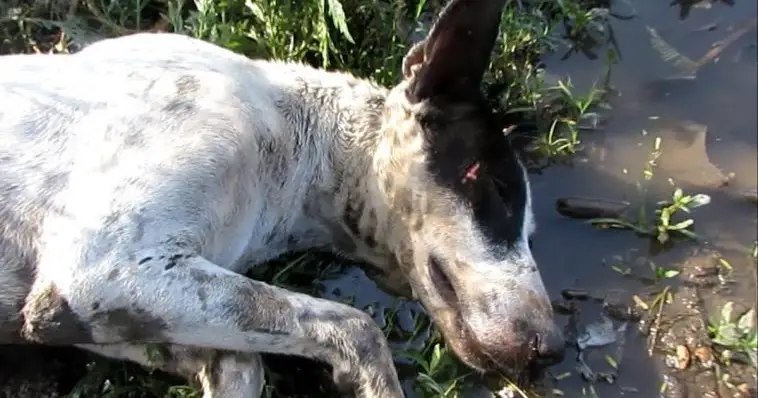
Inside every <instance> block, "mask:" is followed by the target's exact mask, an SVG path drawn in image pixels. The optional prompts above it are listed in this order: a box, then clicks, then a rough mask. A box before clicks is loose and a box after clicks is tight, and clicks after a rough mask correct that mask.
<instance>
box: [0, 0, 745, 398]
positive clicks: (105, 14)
mask: <svg viewBox="0 0 758 398" xmlns="http://www.w3.org/2000/svg"><path fill="white" fill-rule="evenodd" d="M439 3H440V2H439V1H432V0H377V1H369V0H300V1H294V0H192V1H189V0H49V1H37V2H33V1H20V2H19V3H15V2H10V3H2V4H0V54H2V53H19V52H24V53H33V52H34V53H66V52H74V51H76V50H78V49H79V48H81V47H82V46H83V45H86V44H87V43H89V42H92V41H94V40H97V39H100V38H105V37H114V36H119V35H124V34H128V33H132V32H137V31H143V30H157V31H168V32H177V33H181V34H186V35H190V36H194V37H197V38H201V39H204V40H207V41H209V42H213V43H216V44H218V45H220V46H223V47H226V48H228V49H231V50H233V51H236V52H239V53H242V54H245V55H247V56H249V57H253V58H275V59H281V60H290V61H298V62H305V63H309V64H311V65H314V66H319V67H324V68H327V69H332V70H344V71H349V72H352V73H353V74H355V75H357V76H360V77H365V78H370V79H372V80H374V81H376V82H377V83H379V84H381V85H385V86H390V85H392V84H393V83H395V82H396V81H397V80H398V78H399V76H398V75H399V71H400V65H401V62H402V58H403V56H404V55H405V52H406V51H407V50H408V48H409V46H410V43H409V40H410V38H411V37H413V36H418V35H419V31H423V27H424V24H423V22H424V21H428V20H429V17H430V16H432V15H435V13H436V10H437V9H438V7H439ZM607 6H608V4H603V2H602V1H595V0H557V1H554V0H532V1H528V2H526V1H525V2H524V3H523V4H522V2H521V1H516V0H513V1H511V2H510V4H509V5H508V7H507V8H506V10H505V11H504V13H503V16H502V18H503V22H502V25H501V27H502V28H501V32H500V36H499V39H498V43H497V49H496V52H495V56H494V57H493V60H492V64H491V65H490V68H489V70H488V72H487V76H486V79H485V83H486V85H485V91H486V93H487V96H488V99H489V101H490V102H491V103H492V105H493V106H494V107H496V108H497V109H499V110H502V111H505V112H506V113H507V114H508V115H509V116H510V118H511V120H512V122H513V124H516V125H518V126H520V127H521V128H520V129H519V130H520V131H521V133H522V134H531V135H533V136H534V137H535V139H534V140H533V142H532V145H530V146H528V148H527V150H529V151H531V152H533V153H534V154H536V155H537V157H539V158H540V159H544V160H547V161H550V160H553V159H557V158H570V157H571V156H573V155H576V154H577V153H580V152H581V151H582V150H583V149H584V148H583V145H582V139H581V136H582V134H583V132H585V131H589V130H594V129H597V128H599V121H601V120H602V119H603V112H606V111H608V110H610V105H609V103H608V95H609V94H610V93H612V91H613V90H612V88H611V87H610V85H609V81H610V75H611V67H612V65H613V64H614V63H615V62H616V61H617V59H618V56H619V54H620V52H619V50H618V48H617V46H616V43H615V37H614V35H613V30H612V28H611V26H610V25H609V24H608V18H609V12H608V10H607V8H606V7H607ZM560 45H566V47H568V48H569V51H568V52H567V53H566V54H565V55H564V58H565V57H568V56H569V55H571V54H572V53H581V54H584V55H585V56H587V57H589V58H592V59H597V58H600V57H599V56H598V53H597V51H600V50H605V57H604V61H605V62H606V64H607V67H608V68H607V72H606V74H605V76H601V79H600V80H599V82H598V83H597V84H596V85H594V86H593V87H592V88H591V89H590V90H589V91H588V92H586V93H579V92H577V90H576V89H575V87H574V86H573V84H572V82H571V80H569V79H566V80H560V79H559V80H557V83H555V84H553V85H548V83H546V81H547V79H546V76H545V73H544V70H543V68H542V65H541V64H540V57H541V56H542V55H543V54H546V53H551V52H554V51H556V50H557V49H558V48H559V47H560ZM660 156H661V148H660V140H656V141H655V143H654V146H653V149H652V151H651V156H650V159H649V161H648V163H647V165H646V168H645V171H644V172H643V178H642V182H641V183H640V184H639V185H638V188H639V194H640V198H641V199H640V201H641V203H643V204H641V205H640V206H639V208H638V212H637V215H636V217H630V218H618V219H596V220H591V222H592V223H593V224H595V225H598V226H602V227H612V228H625V229H630V230H633V231H635V232H637V233H639V234H642V235H645V236H650V237H653V238H655V239H656V240H657V241H659V242H660V243H666V242H668V241H669V240H670V239H671V238H672V237H677V236H682V237H685V238H696V237H697V235H695V233H694V232H693V231H692V229H691V227H692V226H693V224H694V220H693V219H692V218H691V217H685V218H683V219H681V217H682V215H687V214H688V213H689V212H690V210H691V209H693V208H695V207H698V206H701V205H704V204H706V203H707V199H706V197H705V196H703V195H688V194H685V193H684V192H683V191H682V190H681V189H679V188H676V187H675V189H674V192H673V194H672V197H671V198H670V200H665V201H658V202H657V204H656V206H657V207H656V209H654V211H653V212H649V211H647V209H646V206H645V205H644V203H645V201H646V200H647V199H648V196H649V195H648V193H647V189H646V188H645V182H646V181H649V180H650V179H651V178H652V175H653V171H654V168H655V165H656V163H655V162H656V159H658V157H660ZM752 256H753V257H754V258H755V257H758V243H756V245H755V248H753V250H752ZM314 261H320V264H318V266H314ZM343 268H344V267H343V266H342V265H341V264H340V263H339V262H335V261H333V259H331V258H328V259H321V258H320V257H318V256H314V255H313V254H310V253H308V254H305V255H298V256H294V255H293V256H289V257H287V258H283V259H280V260H277V261H276V262H272V263H270V264H266V265H263V266H261V267H259V268H257V269H256V270H255V271H254V273H253V274H251V276H252V277H255V278H258V279H261V280H265V281H268V282H271V283H273V284H275V285H278V286H282V287H286V288H289V289H292V290H296V291H301V292H304V293H308V294H312V295H316V296H320V297H323V296H325V294H326V291H325V285H324V282H325V281H328V280H329V279H331V278H333V277H335V276H336V275H339V274H340V273H341V272H342V271H343ZM623 272H628V270H624V271H623ZM651 272H652V275H653V276H652V277H651V279H653V280H654V281H656V282H660V281H664V280H667V279H671V278H674V277H676V276H677V275H678V271H677V270H673V269H668V268H665V267H658V266H655V265H651ZM671 294H672V293H671V289H670V288H669V287H668V286H666V287H664V288H663V289H662V290H661V291H659V292H658V293H657V294H656V295H655V297H654V298H653V300H652V302H651V303H650V304H648V303H643V304H644V306H645V309H648V310H650V311H658V312H659V313H660V312H661V311H662V308H663V305H664V303H665V302H667V301H669V300H671ZM352 299H353V298H352V297H343V298H340V300H341V301H344V302H347V303H350V304H353V300H352ZM400 304H402V302H400ZM400 304H398V305H400ZM380 307H381V306H368V307H367V308H365V310H366V311H368V312H371V313H372V314H373V313H374V312H376V311H383V312H384V313H383V314H382V315H383V317H382V318H383V319H384V324H383V325H382V326H383V329H384V330H385V333H386V334H387V335H388V337H389V338H390V340H391V341H392V342H393V348H394V349H395V350H396V358H397V363H398V366H399V368H400V369H401V373H404V374H409V375H410V376H409V377H408V379H409V380H411V381H412V383H411V384H412V386H411V389H412V390H413V391H414V392H415V394H416V396H418V397H422V398H426V397H459V396H460V395H461V391H462V389H463V388H464V387H465V386H466V385H467V384H468V383H471V382H477V383H479V382H480V381H481V380H480V379H479V378H478V376H476V375H474V374H472V372H471V371H470V370H469V369H467V368H466V367H465V366H463V365H461V363H460V362H459V361H458V360H457V358H455V356H454V355H453V354H452V353H451V352H450V351H449V350H448V348H447V347H446V346H445V344H444V342H443V341H442V339H441V338H440V336H439V333H438V331H437V330H436V329H435V327H434V326H433V325H431V322H430V321H429V319H428V317H426V315H425V314H424V313H423V311H416V312H414V315H413V325H412V327H409V328H407V329H408V330H406V328H404V327H402V326H401V325H400V323H401V322H399V321H398V320H397V319H396V316H395V315H396V314H397V312H398V309H399V307H395V308H390V309H382V308H380ZM723 314H724V312H723V311H722V315H723ZM726 318H727V320H726V321H724V318H723V317H722V319H721V320H719V321H716V322H714V323H713V325H712V326H711V327H710V328H709V331H710V333H711V334H712V335H713V336H714V337H713V338H714V342H715V343H717V344H721V345H723V347H724V348H725V350H727V351H729V350H731V351H740V352H741V351H745V350H747V349H749V348H752V349H753V350H755V342H756V340H755V338H756V337H755V336H756V334H755V326H754V323H753V326H752V329H751V330H752V332H750V331H747V329H745V322H743V321H742V319H743V318H744V316H743V318H740V320H739V321H737V322H736V323H735V322H732V321H731V320H730V319H731V318H729V317H726ZM730 322H731V323H730ZM730 325H731V326H730ZM750 333H752V334H750ZM419 340H422V344H417V342H418V341H419ZM722 343H723V344H722ZM150 349H151V350H153V351H154V354H155V355H159V354H160V346H155V347H153V346H151V348H150ZM282 377H284V375H280V374H277V371H276V370H275V369H267V380H279V379H281V378H282ZM284 380H285V382H286V380H287V379H286V377H285V378H284ZM289 381H290V382H291V381H292V380H289ZM494 385H495V386H496V387H495V389H500V390H501V391H502V393H503V394H506V391H510V394H511V395H512V396H518V397H528V396H533V395H534V394H533V393H532V392H528V391H524V390H521V389H520V388H518V387H517V386H516V385H515V384H514V383H512V382H509V381H507V380H498V381H496V382H495V383H494ZM95 394H100V395H101V396H104V397H143V396H156V397H164V398H169V397H174V398H180V397H182V398H190V397H199V396H200V393H199V390H198V388H197V385H195V384H190V385H184V384H182V383H181V382H179V381H177V380H175V379H171V378H167V377H165V375H158V374H156V373H154V372H153V371H150V370H149V369H142V368H137V367H134V366H130V365H128V364H124V363H119V362H113V361H107V360H103V359H96V360H94V362H93V363H92V364H91V368H90V369H89V372H88V375H87V376H86V377H85V379H83V380H81V382H80V383H79V385H78V386H77V387H76V389H75V390H74V391H73V392H72V394H71V395H70V396H71V397H87V396H93V395H95ZM265 396H266V397H269V398H278V397H284V396H287V395H286V394H285V393H283V392H281V391H280V390H278V389H277V383H276V382H274V383H271V384H270V385H269V386H267V387H266V391H265Z"/></svg>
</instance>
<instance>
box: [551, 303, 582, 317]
mask: <svg viewBox="0 0 758 398" xmlns="http://www.w3.org/2000/svg"><path fill="white" fill-rule="evenodd" d="M551 304H552V306H553V311H555V312H556V313H557V314H560V315H571V314H574V313H576V312H577V311H578V310H579V308H578V307H577V306H576V302H573V301H568V300H553V301H552V302H551Z"/></svg>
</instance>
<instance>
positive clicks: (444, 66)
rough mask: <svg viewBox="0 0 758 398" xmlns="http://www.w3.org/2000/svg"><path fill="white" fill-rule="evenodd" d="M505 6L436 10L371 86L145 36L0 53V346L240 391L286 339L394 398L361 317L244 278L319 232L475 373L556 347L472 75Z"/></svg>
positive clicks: (519, 214) (521, 212)
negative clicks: (414, 305) (69, 49)
mask: <svg viewBox="0 0 758 398" xmlns="http://www.w3.org/2000/svg"><path fill="white" fill-rule="evenodd" d="M503 3H504V1H502V0H491V1H473V0H453V1H452V2H450V4H448V6H447V7H446V8H445V9H444V10H443V11H442V13H441V15H440V17H439V20H438V21H437V23H436V24H435V25H434V27H433V28H432V29H431V31H430V33H429V35H428V37H427V38H426V39H425V40H424V41H423V42H422V43H421V44H420V45H417V46H415V47H414V48H412V49H411V50H410V51H409V53H408V56H407V57H406V60H405V62H404V64H403V75H404V78H403V80H402V81H401V82H399V83H398V84H397V85H396V86H395V87H393V88H392V89H390V90H388V89H385V88H383V87H379V86H377V85H375V84H373V83H372V82H370V81H368V80H362V79H358V78H356V77H354V76H351V75H349V74H345V73H338V72H327V71H324V70H319V69H314V68H312V67H309V66H306V65H301V64H295V63H285V62H278V61H271V60H269V61H266V60H249V59H247V58H244V57H243V56H241V55H237V54H234V53H232V52H230V51H228V50H225V49H222V48H220V47H217V46H215V45H212V44H209V43H206V42H203V41H200V40H197V39H192V38H189V37H185V36H180V35H175V34H163V33H155V34H152V33H140V34H134V35H129V36H124V37H121V38H116V39H109V40H103V41H100V42H97V43H95V44H93V45H91V46H89V47H87V48H85V49H84V50H82V51H80V52H78V53H76V54H74V55H12V56H4V57H2V58H0V69H2V70H3V73H2V75H1V76H0V92H2V95H0V134H2V140H0V170H1V171H2V172H0V343H29V342H32V343H40V344H51V345H72V346H77V347H81V348H84V349H87V350H90V351H93V352H96V353H99V354H102V355H106V356H109V357H113V358H121V359H125V360H130V361H134V362H136V363H139V364H142V365H145V366H155V367H158V368H161V369H163V370H165V371H168V372H172V373H174V374H179V375H182V376H186V377H196V378H198V379H199V380H200V381H201V384H202V385H203V390H204V394H205V396H206V397H253V396H255V397H257V396H259V395H260V394H261V389H262V388H263V383H264V380H263V372H262V369H261V362H260V356H259V355H258V353H261V352H264V353H279V354H290V355H298V356H304V357H309V358H314V359H317V360H321V361H324V362H326V363H328V364H329V365H331V366H332V368H333V369H334V380H335V382H336V384H337V386H338V388H340V389H341V390H342V391H344V392H345V393H346V394H349V395H354V396H357V397H366V398H369V397H401V396H402V391H401V388H400V383H399V381H398V376H397V374H396V371H395V368H394V366H393V362H392V357H391V353H390V350H389V348H388V345H387V341H386V339H385V337H384V335H383V334H382V332H381V330H380V329H379V328H378V327H377V325H375V324H374V322H373V321H372V319H371V318H370V317H369V316H368V315H367V314H365V313H363V312H362V311H360V310H358V309H354V308H351V307H349V306H347V305H343V304H339V303H335V302H330V301H326V300H322V299H317V298H314V297H310V296H307V295H303V294H299V293H294V292H290V291H287V290H285V289H282V288H278V287H275V286H272V285H268V284H266V283H263V282H259V281H255V280H250V279H248V278H245V277H243V276H241V273H243V272H245V271H246V270H247V267H248V266H249V265H250V264H257V263H261V262H264V261H267V260H270V259H273V258H276V257H278V256H280V255H281V254H283V253H285V252H288V251H292V250H305V249H314V248H316V249H327V250H331V251H333V252H335V253H338V254H341V255H343V256H346V257H350V258H354V259H357V260H360V261H364V262H366V263H368V264H370V265H372V266H374V267H375V268H376V269H377V270H378V271H379V272H378V274H379V278H380V281H381V282H383V285H384V286H386V287H388V289H390V290H396V291H398V292H402V293H405V294H408V295H410V294H413V295H414V296H415V297H417V298H418V299H419V300H420V301H421V302H422V303H423V305H424V306H425V307H426V308H427V310H428V311H429V312H430V314H431V316H432V318H433V319H434V321H435V322H436V323H437V325H438V326H439V327H440V329H441V330H442V333H443V335H444V336H445V338H446V340H447V342H448V344H449V345H450V346H451V347H452V348H453V350H454V351H455V352H456V353H457V354H458V356H459V357H460V358H461V359H462V360H464V361H465V362H466V363H467V364H469V365H470V366H471V367H473V368H475V369H478V370H480V371H489V370H497V371H519V370H521V369H524V368H527V367H530V366H531V365H533V364H534V363H538V362H540V361H543V362H544V361H545V360H547V361H548V362H550V361H555V360H556V358H559V357H560V356H561V355H562V352H563V339H562V336H561V334H560V331H559V330H558V328H557V327H556V325H555V324H554V322H553V314H552V309H551V308H550V305H549V302H548V297H547V294H546V292H545V288H544V286H543V282H542V279H541V277H540V274H539V271H538V269H537V266H536V263H535V262H534V259H533V257H532V255H531V253H530V248H529V243H528V242H529V237H530V236H531V234H533V233H534V230H535V224H534V219H533V216H532V212H531V193H530V190H529V182H528V177H527V175H526V172H525V170H524V167H523V166H522V164H521V162H520V161H519V160H518V158H517V157H516V155H515V154H514V153H513V151H512V149H511V147H510V144H509V143H508V140H507V138H506V137H505V136H504V135H503V133H502V131H503V128H504V127H505V126H502V125H501V124H499V119H498V117H497V115H495V114H493V112H492V111H491V110H490V109H489V108H488V107H487V105H486V102H485V101H484V99H483V98H482V94H481V91H480V87H479V85H480V83H481V79H482V74H483V73H484V70H485V69H486V67H487V65H488V62H489V57H490V51H491V50H492V47H493V45H494V40H495V36H496V33H497V31H498V25H499V14H500V11H501V10H502V7H503ZM146 343H163V344H165V345H166V347H168V348H167V352H166V358H165V359H163V360H159V361H157V362H151V361H150V360H149V359H148V358H147V355H146V349H145V344H146Z"/></svg>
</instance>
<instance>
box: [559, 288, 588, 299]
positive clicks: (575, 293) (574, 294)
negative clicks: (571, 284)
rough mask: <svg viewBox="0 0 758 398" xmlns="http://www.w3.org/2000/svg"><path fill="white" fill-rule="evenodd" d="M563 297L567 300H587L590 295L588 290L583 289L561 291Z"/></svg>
mask: <svg viewBox="0 0 758 398" xmlns="http://www.w3.org/2000/svg"><path fill="white" fill-rule="evenodd" d="M561 296H563V298H565V299H566V300H587V299H588V298H589V297H590V294H589V293H587V291H586V290H581V289H563V290H561Z"/></svg>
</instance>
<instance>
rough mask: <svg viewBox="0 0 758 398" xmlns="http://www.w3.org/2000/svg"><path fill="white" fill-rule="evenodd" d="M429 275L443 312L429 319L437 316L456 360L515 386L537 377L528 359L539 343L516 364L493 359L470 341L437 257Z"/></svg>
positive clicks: (456, 296) (455, 295) (432, 259)
mask: <svg viewBox="0 0 758 398" xmlns="http://www.w3.org/2000/svg"><path fill="white" fill-rule="evenodd" d="M429 275H430V277H431V279H432V284H433V286H434V289H435V290H436V292H437V294H438V295H439V296H440V298H441V299H442V301H443V302H444V303H445V308H444V309H443V310H441V311H440V310H437V311H438V313H437V314H434V311H431V309H430V311H431V312H433V316H435V317H438V318H439V319H440V320H441V321H442V322H441V323H440V324H439V327H440V329H441V331H442V333H443V335H444V336H445V340H446V342H447V343H448V345H449V346H450V347H451V348H452V349H453V351H455V353H456V354H457V355H458V357H459V358H460V359H461V360H462V361H463V362H465V363H466V364H467V365H468V366H470V367H471V368H473V369H475V370H477V371H479V372H481V373H483V374H485V373H495V374H500V375H504V376H507V377H509V378H510V379H512V380H513V381H514V382H517V383H518V384H521V383H528V382H530V381H531V380H534V379H535V377H537V374H538V372H537V371H536V370H535V368H533V367H532V366H526V367H524V366H523V365H526V364H530V363H531V362H532V361H531V358H532V357H534V356H535V355H536V347H537V346H538V345H539V341H538V340H535V341H534V342H532V343H531V345H530V347H528V348H529V352H522V353H520V355H517V357H518V358H519V359H520V360H519V361H517V362H518V363H512V362H509V363H504V362H503V361H502V360H498V359H497V358H494V357H493V356H492V355H491V354H490V353H489V352H487V350H486V349H485V347H482V346H481V344H480V343H479V342H478V341H477V340H476V339H475V338H474V333H473V332H472V331H471V329H470V326H469V324H468V323H467V322H466V320H465V319H464V317H463V313H462V309H461V302H460V296H459V294H458V293H457V292H456V289H455V285H454V283H453V282H452V281H451V279H450V277H448V275H447V273H446V272H445V271H444V268H443V267H442V265H441V262H440V260H439V259H438V258H435V257H434V256H432V257H430V259H429Z"/></svg>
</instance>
